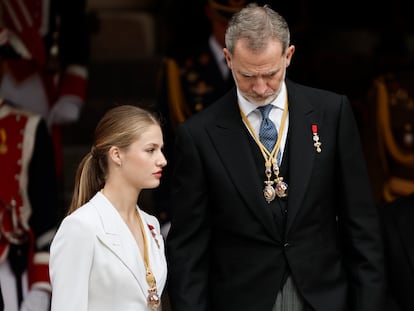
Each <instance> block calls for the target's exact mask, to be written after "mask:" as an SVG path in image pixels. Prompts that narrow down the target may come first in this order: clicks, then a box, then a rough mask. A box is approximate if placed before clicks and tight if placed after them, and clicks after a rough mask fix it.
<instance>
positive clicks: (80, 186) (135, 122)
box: [67, 105, 160, 215]
mask: <svg viewBox="0 0 414 311" xmlns="http://www.w3.org/2000/svg"><path fill="white" fill-rule="evenodd" d="M154 124H156V125H160V121H159V118H158V116H156V115H155V114H154V113H152V112H150V111H149V110H146V109H143V108H139V107H137V106H133V105H121V106H117V107H115V108H112V109H110V110H108V111H107V112H106V113H105V115H104V116H103V117H102V119H101V120H100V121H99V123H98V125H97V126H96V129H95V134H94V142H93V145H92V148H91V151H90V152H89V153H88V154H86V155H85V156H84V158H83V159H82V161H81V162H80V164H79V166H78V169H77V171H76V177H75V186H74V190H73V196H72V201H71V204H70V207H69V210H68V212H67V214H68V215H69V214H71V213H72V212H74V211H75V210H76V209H78V208H79V207H81V206H82V205H83V204H85V203H86V202H88V201H89V200H90V199H91V198H92V197H93V196H94V195H95V194H96V192H98V191H99V190H100V189H102V188H103V187H104V185H105V180H106V175H107V172H108V158H107V156H108V151H109V149H110V148H111V147H112V146H117V147H118V148H120V149H125V148H127V147H129V146H130V145H131V144H132V143H133V142H134V141H136V140H137V139H139V137H140V136H141V134H142V133H143V132H145V130H146V129H147V128H148V127H149V126H151V125H154Z"/></svg>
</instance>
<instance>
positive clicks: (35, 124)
mask: <svg viewBox="0 0 414 311" xmlns="http://www.w3.org/2000/svg"><path fill="white" fill-rule="evenodd" d="M0 171H1V173H0V310H7V311H49V310H50V294H51V286H50V280H49V273H48V263H49V246H50V243H51V241H52V238H53V235H54V233H55V230H56V226H57V223H58V217H57V214H58V213H57V205H58V197H57V180H56V175H55V172H56V169H55V163H54V154H53V142H52V139H51V137H50V134H49V131H48V129H47V125H46V122H45V120H43V119H42V118H41V116H39V115H38V114H35V113H33V112H30V111H27V110H25V109H21V108H17V107H15V106H13V104H12V103H10V102H7V101H5V100H4V99H0Z"/></svg>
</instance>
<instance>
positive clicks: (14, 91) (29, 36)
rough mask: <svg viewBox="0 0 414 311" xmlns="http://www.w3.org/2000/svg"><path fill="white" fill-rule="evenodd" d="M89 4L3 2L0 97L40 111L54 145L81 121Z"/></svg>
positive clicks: (0, 2)
mask: <svg viewBox="0 0 414 311" xmlns="http://www.w3.org/2000/svg"><path fill="white" fill-rule="evenodd" d="M85 9H86V0H21V1H15V0H0V12H1V17H0V21H1V23H0V58H1V59H2V71H3V76H2V78H1V81H0V96H1V97H2V98H4V99H7V100H9V101H11V102H13V103H14V104H15V105H17V106H18V107H22V108H25V109H28V110H29V111H32V112H35V113H38V114H39V115H40V116H42V117H43V118H44V119H45V120H46V121H47V123H48V125H49V128H50V130H51V132H52V136H53V140H54V143H55V155H56V166H57V167H56V168H57V174H58V176H60V175H61V174H62V161H63V159H62V150H61V149H62V146H61V137H60V131H59V129H60V128H59V127H60V126H62V125H65V124H68V123H71V122H75V121H77V120H78V118H79V115H80V111H81V107H82V105H83V104H84V102H85V96H86V87H87V76H88V72H87V67H86V65H87V60H88V28H87V25H86V15H85Z"/></svg>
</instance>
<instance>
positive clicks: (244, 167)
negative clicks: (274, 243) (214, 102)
mask: <svg viewBox="0 0 414 311" xmlns="http://www.w3.org/2000/svg"><path fill="white" fill-rule="evenodd" d="M229 97H230V98H226V100H224V101H223V103H222V104H223V105H228V106H229V107H227V109H226V108H225V109H222V110H221V111H225V113H224V114H223V115H221V116H219V117H218V119H217V121H216V122H215V123H214V124H213V125H211V126H209V127H208V128H207V131H208V133H209V135H210V138H211V141H212V142H213V144H214V145H215V146H216V150H217V153H218V154H219V156H220V158H221V159H222V161H223V163H224V167H225V168H226V170H227V172H228V174H229V176H230V178H231V179H232V181H233V183H234V185H235V187H236V188H237V190H238V192H239V193H240V196H241V198H242V199H243V200H244V202H245V204H246V206H247V207H248V208H250V209H251V210H252V213H253V214H254V215H256V217H257V218H258V219H259V221H260V222H262V223H263V225H264V226H265V227H266V229H267V230H268V232H269V233H270V235H271V236H273V237H275V236H277V237H278V238H279V239H280V235H279V233H278V231H277V229H276V226H275V223H274V221H273V217H272V214H271V211H270V210H269V209H268V208H266V206H267V203H266V201H265V200H264V197H263V195H262V189H263V181H262V180H260V178H259V175H258V173H257V171H256V164H255V161H256V159H254V157H253V155H252V152H251V149H250V145H249V137H248V135H249V133H248V132H247V130H246V128H245V126H244V124H243V121H242V119H241V116H240V111H239V107H238V104H237V97H236V95H235V93H232V94H231V96H229Z"/></svg>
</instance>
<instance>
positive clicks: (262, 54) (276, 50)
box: [224, 39, 295, 106]
mask: <svg viewBox="0 0 414 311" xmlns="http://www.w3.org/2000/svg"><path fill="white" fill-rule="evenodd" d="M294 50H295V48H294V46H290V47H289V48H288V49H287V50H286V52H285V53H283V50H282V45H281V43H280V42H279V41H278V40H271V41H269V43H268V45H267V46H266V47H265V48H264V49H262V50H261V51H252V50H250V49H249V48H248V46H247V44H246V41H245V40H244V39H241V40H238V41H237V42H236V44H235V47H234V53H233V55H231V54H230V52H229V51H228V50H227V49H224V54H225V56H226V60H227V64H228V66H229V68H230V69H231V70H232V73H233V77H234V80H235V82H236V85H237V88H238V89H239V91H240V93H241V95H242V96H243V97H244V98H246V99H247V100H248V101H249V102H251V103H253V104H256V105H257V106H264V105H267V104H269V103H270V102H272V101H273V100H274V99H275V98H276V97H277V95H278V94H279V92H280V88H281V86H282V82H283V80H284V79H285V75H286V68H287V67H288V66H289V64H290V61H291V59H292V55H293V53H294Z"/></svg>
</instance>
